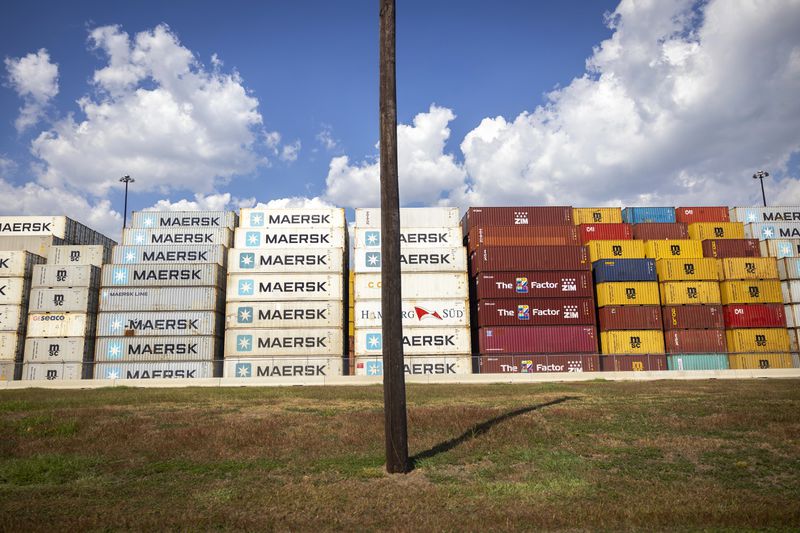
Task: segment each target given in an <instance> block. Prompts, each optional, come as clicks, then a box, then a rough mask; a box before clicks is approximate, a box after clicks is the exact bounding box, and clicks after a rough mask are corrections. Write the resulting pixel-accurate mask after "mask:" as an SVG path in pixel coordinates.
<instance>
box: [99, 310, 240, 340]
mask: <svg viewBox="0 0 800 533" xmlns="http://www.w3.org/2000/svg"><path fill="white" fill-rule="evenodd" d="M223 331H224V318H223V316H222V313H215V312H213V311H172V312H157V311H152V312H147V311H141V312H131V311H128V312H120V311H115V312H104V313H99V314H98V315H97V336H98V337H118V336H123V337H134V336H170V337H174V336H205V335H217V336H222V332H223Z"/></svg>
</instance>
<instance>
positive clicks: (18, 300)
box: [0, 278, 31, 305]
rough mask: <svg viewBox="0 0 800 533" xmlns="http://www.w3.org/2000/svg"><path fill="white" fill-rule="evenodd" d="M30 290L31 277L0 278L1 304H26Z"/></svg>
mask: <svg viewBox="0 0 800 533" xmlns="http://www.w3.org/2000/svg"><path fill="white" fill-rule="evenodd" d="M30 290H31V279H30V278H0V305H24V304H25V302H27V301H28V296H29V294H30Z"/></svg>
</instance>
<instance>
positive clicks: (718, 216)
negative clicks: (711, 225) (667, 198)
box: [675, 207, 731, 224]
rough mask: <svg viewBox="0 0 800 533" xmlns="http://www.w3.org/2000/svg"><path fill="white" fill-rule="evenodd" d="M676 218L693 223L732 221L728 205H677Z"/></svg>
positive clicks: (679, 220)
mask: <svg viewBox="0 0 800 533" xmlns="http://www.w3.org/2000/svg"><path fill="white" fill-rule="evenodd" d="M675 220H677V221H678V222H685V223H687V224H693V223H695V222H730V220H731V218H730V215H729V214H728V208H727V207H676V208H675Z"/></svg>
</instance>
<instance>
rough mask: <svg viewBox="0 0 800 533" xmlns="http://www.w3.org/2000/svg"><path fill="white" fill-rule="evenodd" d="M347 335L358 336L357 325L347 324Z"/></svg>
mask: <svg viewBox="0 0 800 533" xmlns="http://www.w3.org/2000/svg"><path fill="white" fill-rule="evenodd" d="M347 334H348V335H350V336H351V337H352V336H353V335H355V334H356V328H355V324H353V323H352V322H349V323H348V324H347Z"/></svg>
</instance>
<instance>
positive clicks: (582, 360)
mask: <svg viewBox="0 0 800 533" xmlns="http://www.w3.org/2000/svg"><path fill="white" fill-rule="evenodd" d="M476 363H477V364H476V366H477V370H478V372H479V373H481V374H540V373H553V372H599V371H600V358H599V357H598V356H597V355H593V354H585V353H584V354H550V355H482V356H478V357H477V359H476Z"/></svg>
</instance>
